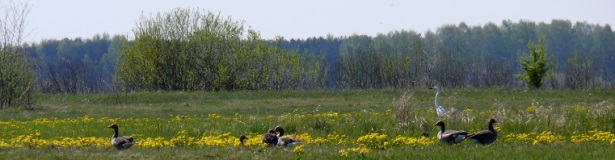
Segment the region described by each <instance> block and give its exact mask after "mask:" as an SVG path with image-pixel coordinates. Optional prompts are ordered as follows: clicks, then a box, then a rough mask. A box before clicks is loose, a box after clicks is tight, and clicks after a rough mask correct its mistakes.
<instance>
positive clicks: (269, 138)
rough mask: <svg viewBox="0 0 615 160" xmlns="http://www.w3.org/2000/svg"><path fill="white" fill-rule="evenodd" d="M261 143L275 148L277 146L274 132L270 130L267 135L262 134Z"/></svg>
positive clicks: (276, 137)
mask: <svg viewBox="0 0 615 160" xmlns="http://www.w3.org/2000/svg"><path fill="white" fill-rule="evenodd" d="M263 143H265V144H267V146H275V145H277V144H278V136H277V135H275V131H274V130H273V129H270V130H269V131H267V133H265V134H263Z"/></svg>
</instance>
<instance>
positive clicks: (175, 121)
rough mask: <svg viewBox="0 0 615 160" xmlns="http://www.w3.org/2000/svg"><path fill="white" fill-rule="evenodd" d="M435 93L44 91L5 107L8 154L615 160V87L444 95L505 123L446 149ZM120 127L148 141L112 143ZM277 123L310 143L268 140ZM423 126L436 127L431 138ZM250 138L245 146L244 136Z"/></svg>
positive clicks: (465, 109)
mask: <svg viewBox="0 0 615 160" xmlns="http://www.w3.org/2000/svg"><path fill="white" fill-rule="evenodd" d="M433 95H434V91H431V90H412V91H406V90H347V91H237V92H147V93H145V92H140V93H122V94H93V95H40V96H38V97H37V99H38V102H39V103H38V104H37V106H36V107H35V108H34V109H32V110H21V109H11V108H9V109H5V110H2V111H0V115H1V116H0V157H12V158H15V159H67V158H68V159H109V158H114V159H120V158H126V157H129V158H136V159H169V158H172V159H269V158H276V159H297V158H303V159H340V158H348V159H442V158H461V159H470V158H472V159H494V158H497V159H587V157H591V159H613V158H615V157H613V156H612V151H613V150H614V149H615V134H614V133H615V130H614V129H615V108H614V106H613V101H614V99H613V98H615V91H610V90H580V91H571V90H504V89H472V90H467V89H464V90H461V89H450V90H444V91H443V92H442V93H441V96H440V103H441V104H442V105H443V106H444V107H445V108H446V109H447V110H448V113H447V116H446V118H444V121H445V122H446V123H447V128H448V129H462V130H467V131H470V132H474V131H477V130H483V129H486V127H487V120H488V119H489V118H496V119H498V121H499V122H500V123H498V124H496V129H497V130H498V131H499V132H500V137H499V138H498V140H497V141H496V142H495V143H494V144H492V145H489V146H478V145H474V144H471V143H470V142H463V143H461V144H460V145H455V146H443V145H440V144H439V142H438V141H437V139H436V138H435V136H434V135H435V134H436V133H437V128H436V127H433V126H432V125H433V124H434V123H435V122H436V121H437V117H436V114H435V112H434V106H433V100H434V99H433V98H434V97H433ZM111 123H117V124H118V125H119V126H120V134H121V135H131V136H133V137H135V138H136V140H137V144H136V145H135V146H133V148H130V149H128V150H124V151H117V150H115V149H112V148H109V144H108V143H109V137H110V136H111V134H112V131H111V130H110V129H108V128H105V127H106V126H107V125H109V124H111ZM276 125H280V126H283V127H284V128H285V130H286V132H287V134H289V135H292V136H293V137H294V138H295V139H297V140H298V141H300V143H299V144H297V145H295V146H292V147H265V146H264V145H262V144H261V143H260V135H261V134H262V133H264V132H265V131H266V130H267V129H270V128H272V127H274V126H276ZM422 130H427V131H429V133H430V135H431V136H430V137H429V138H421V137H420V136H419V135H420V134H421V133H422ZM239 135H247V136H248V137H250V139H248V141H247V142H246V144H245V146H240V144H239V141H238V139H237V137H238V136H239Z"/></svg>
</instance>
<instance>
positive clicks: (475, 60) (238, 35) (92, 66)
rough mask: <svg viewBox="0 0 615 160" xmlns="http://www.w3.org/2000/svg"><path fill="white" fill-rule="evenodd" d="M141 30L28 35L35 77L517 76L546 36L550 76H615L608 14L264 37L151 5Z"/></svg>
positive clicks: (77, 86) (77, 89)
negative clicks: (591, 20) (32, 38)
mask: <svg viewBox="0 0 615 160" xmlns="http://www.w3.org/2000/svg"><path fill="white" fill-rule="evenodd" d="M133 31H134V35H131V36H129V37H133V38H130V39H128V38H126V36H124V35H115V36H109V35H107V34H102V35H97V36H94V37H92V38H87V39H82V38H75V39H68V38H65V39H61V40H53V39H48V40H42V41H40V42H38V43H31V44H24V45H22V47H23V48H24V49H23V50H24V52H25V53H27V54H26V55H28V56H29V57H31V59H32V62H33V63H32V64H34V65H31V67H32V68H33V71H34V75H35V78H33V80H34V83H33V84H35V85H34V86H35V88H36V89H37V90H40V91H41V92H45V93H98V92H109V91H117V90H130V91H138V90H204V91H214V90H262V89H267V90H284V89H379V88H407V87H427V86H431V85H435V84H439V85H443V86H448V87H504V88H519V87H523V86H525V85H526V84H525V83H523V81H521V80H520V79H519V78H517V77H515V74H518V73H521V72H522V67H521V66H520V65H519V63H518V59H519V57H521V56H524V55H529V53H530V50H529V49H528V44H530V43H538V40H539V39H541V38H542V39H544V52H545V53H546V54H547V56H548V57H549V58H550V59H551V60H552V67H551V68H552V69H551V70H550V71H549V72H547V73H545V74H546V79H545V80H544V82H545V85H544V86H545V87H548V88H571V89H586V88H613V86H614V84H613V83H614V82H613V81H614V79H613V78H615V77H614V76H615V39H614V36H615V33H614V32H613V31H612V30H611V27H610V26H609V25H596V24H588V23H586V22H575V23H572V22H570V21H568V20H553V21H551V22H550V23H543V22H540V23H536V22H531V21H518V22H512V21H509V20H504V21H502V23H501V24H499V25H498V24H494V23H488V24H485V25H482V26H468V25H466V24H465V23H460V24H458V25H444V26H442V27H440V28H438V29H436V30H435V31H427V32H425V33H418V32H415V31H412V30H400V31H392V32H389V33H387V34H379V35H376V36H367V35H351V36H342V37H335V36H333V35H328V36H326V37H314V38H308V39H290V40H289V39H284V38H283V37H279V38H277V39H274V40H263V39H261V38H260V35H259V33H258V32H257V31H255V30H253V29H251V28H247V29H246V28H244V27H243V23H242V22H241V21H234V20H232V19H230V17H228V18H226V17H222V16H221V15H219V14H213V13H211V12H206V11H201V10H190V9H176V10H174V11H172V12H169V13H164V14H158V15H153V16H150V17H142V19H140V20H139V21H138V23H137V26H136V27H135V29H134V30H133Z"/></svg>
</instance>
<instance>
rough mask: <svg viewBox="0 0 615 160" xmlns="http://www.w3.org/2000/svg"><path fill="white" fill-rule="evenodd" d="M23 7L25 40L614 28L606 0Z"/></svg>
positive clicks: (120, 0)
mask: <svg viewBox="0 0 615 160" xmlns="http://www.w3.org/2000/svg"><path fill="white" fill-rule="evenodd" d="M18 2H26V3H28V4H29V5H30V7H31V10H30V13H29V15H28V17H27V24H26V33H27V34H26V35H25V37H24V39H25V41H27V42H38V41H40V40H43V39H62V38H77V37H82V38H91V37H93V36H94V35H96V34H102V33H108V34H109V35H116V34H122V35H129V37H130V36H131V35H132V34H133V32H132V30H133V28H134V27H135V26H136V25H135V24H136V22H137V21H138V20H139V18H140V17H141V16H150V15H152V14H156V13H165V12H168V11H171V10H173V9H175V8H198V9H203V10H208V11H212V12H214V13H220V15H222V16H224V17H229V16H230V17H231V18H232V19H233V20H238V21H243V22H244V27H246V28H247V27H250V28H252V29H254V30H257V31H259V32H260V33H261V37H262V38H264V39H273V38H275V37H276V36H282V37H284V38H285V39H292V38H295V39H297V38H300V39H304V38H309V37H320V36H323V37H324V36H327V35H333V36H336V37H337V36H350V35H353V34H361V35H363V34H364V35H371V36H375V35H377V34H379V33H388V32H390V31H395V30H413V31H416V32H419V33H424V32H426V31H428V30H431V31H435V30H437V28H438V27H441V26H443V25H449V24H459V23H460V22H465V23H466V24H467V25H470V26H476V25H484V24H487V23H489V22H493V23H495V24H498V25H499V24H501V22H502V20H511V21H513V22H518V21H519V20H529V21H534V22H546V23H550V22H551V20H553V19H567V20H570V21H571V22H573V23H575V22H577V21H582V22H588V23H591V24H600V25H606V24H609V25H610V26H611V27H612V26H613V25H615V7H614V6H615V1H613V0H557V1H546V0H514V1H510V0H508V1H504V0H373V1H371V0H370V1H362V0H307V1H294V0H104V1H85V0H18Z"/></svg>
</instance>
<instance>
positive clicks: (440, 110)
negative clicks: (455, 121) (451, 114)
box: [429, 85, 446, 119]
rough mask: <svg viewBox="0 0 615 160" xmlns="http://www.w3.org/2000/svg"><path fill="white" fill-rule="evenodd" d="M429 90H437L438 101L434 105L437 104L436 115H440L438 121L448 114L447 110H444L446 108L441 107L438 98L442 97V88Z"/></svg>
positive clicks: (436, 87) (435, 87)
mask: <svg viewBox="0 0 615 160" xmlns="http://www.w3.org/2000/svg"><path fill="white" fill-rule="evenodd" d="M429 89H435V90H436V100H435V101H434V103H435V104H436V113H437V114H438V119H440V118H442V117H444V114H445V113H446V110H444V108H443V107H442V106H441V105H440V103H439V102H438V96H439V95H440V87H438V86H437V85H436V86H433V87H431V88H429Z"/></svg>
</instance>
